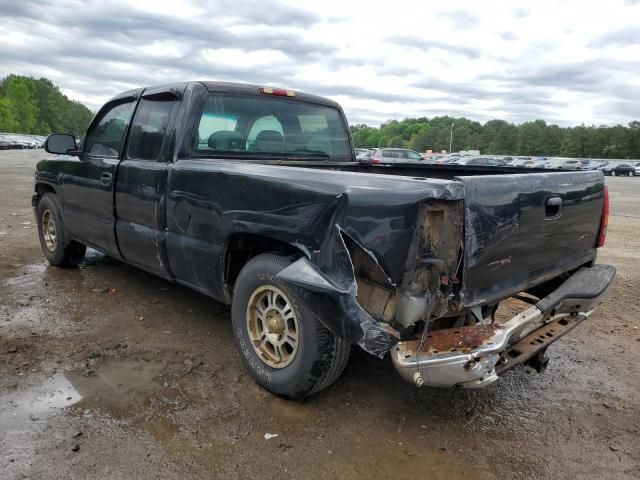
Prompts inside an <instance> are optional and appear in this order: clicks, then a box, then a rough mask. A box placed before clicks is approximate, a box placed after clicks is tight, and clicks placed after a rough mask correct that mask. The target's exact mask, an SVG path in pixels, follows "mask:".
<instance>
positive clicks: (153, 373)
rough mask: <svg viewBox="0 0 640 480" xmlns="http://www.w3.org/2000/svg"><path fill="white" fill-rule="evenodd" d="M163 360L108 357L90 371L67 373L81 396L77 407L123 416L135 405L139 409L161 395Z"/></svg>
mask: <svg viewBox="0 0 640 480" xmlns="http://www.w3.org/2000/svg"><path fill="white" fill-rule="evenodd" d="M162 370H163V364H162V363H159V362H151V361H146V360H139V359H109V360H105V361H103V362H101V363H99V364H97V365H96V366H95V370H94V371H93V372H92V373H91V374H90V375H87V376H85V375H83V373H82V372H71V373H67V378H68V379H69V380H70V381H71V383H72V384H73V386H74V388H75V389H76V390H77V391H78V392H79V393H80V395H81V396H82V401H81V402H80V403H79V404H78V405H77V407H78V408H85V409H91V410H96V411H99V412H102V413H108V414H109V415H111V416H113V417H116V418H123V417H125V416H126V415H127V413H128V412H129V411H130V410H132V409H140V408H141V407H143V406H145V405H146V404H147V403H148V402H149V400H150V399H152V398H154V397H156V396H158V395H161V394H162V392H163V391H164V390H168V389H167V387H168V386H169V385H168V384H167V387H165V386H164V383H161V382H162V378H161V372H162Z"/></svg>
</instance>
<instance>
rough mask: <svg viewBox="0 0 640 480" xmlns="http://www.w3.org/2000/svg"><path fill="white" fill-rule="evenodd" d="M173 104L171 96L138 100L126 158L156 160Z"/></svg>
mask: <svg viewBox="0 0 640 480" xmlns="http://www.w3.org/2000/svg"><path fill="white" fill-rule="evenodd" d="M174 105H175V101H174V98H173V97H172V96H171V97H166V98H163V97H162V96H159V95H158V96H155V97H150V98H144V97H143V98H142V99H141V100H140V105H138V109H137V110H136V114H135V117H134V119H133V123H132V124H131V132H130V133H129V147H128V149H127V158H130V159H135V160H152V161H153V160H158V158H159V157H160V152H161V150H162V144H163V143H164V140H165V136H166V133H167V126H168V125H169V118H170V116H171V112H172V111H173V107H174Z"/></svg>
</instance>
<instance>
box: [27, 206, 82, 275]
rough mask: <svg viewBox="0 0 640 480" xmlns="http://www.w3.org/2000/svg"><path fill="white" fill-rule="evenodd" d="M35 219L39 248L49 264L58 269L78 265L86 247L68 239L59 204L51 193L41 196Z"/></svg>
mask: <svg viewBox="0 0 640 480" xmlns="http://www.w3.org/2000/svg"><path fill="white" fill-rule="evenodd" d="M36 217H37V222H38V236H39V237H40V246H41V247H42V253H44V256H45V257H46V258H47V260H48V261H49V263H50V264H51V265H56V266H58V267H73V266H75V265H77V264H78V263H80V261H81V260H82V259H83V258H84V254H85V251H86V248H87V247H85V246H84V245H82V244H81V243H78V242H76V241H75V240H71V239H70V238H69V236H68V234H67V232H66V230H65V228H64V223H63V221H62V212H61V209H60V204H59V203H58V199H57V198H56V196H55V195H54V194H53V193H46V194H44V195H43V196H42V198H41V199H40V201H39V202H38V207H37V209H36Z"/></svg>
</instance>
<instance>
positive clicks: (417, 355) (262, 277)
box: [33, 82, 615, 399]
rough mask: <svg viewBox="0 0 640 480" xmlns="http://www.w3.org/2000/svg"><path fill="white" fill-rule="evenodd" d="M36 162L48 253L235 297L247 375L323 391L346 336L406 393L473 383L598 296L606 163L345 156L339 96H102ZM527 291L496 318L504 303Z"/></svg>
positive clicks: (528, 356) (532, 352) (289, 393)
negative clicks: (493, 163)
mask: <svg viewBox="0 0 640 480" xmlns="http://www.w3.org/2000/svg"><path fill="white" fill-rule="evenodd" d="M45 148H46V150H47V152H49V153H54V154H59V156H57V157H55V158H52V159H47V160H43V161H41V162H40V163H39V164H38V166H37V171H36V175H35V194H34V196H33V207H34V209H35V214H36V219H37V224H38V231H39V235H40V242H41V245H42V250H43V252H44V255H45V256H46V257H47V259H48V260H49V262H50V263H52V264H53V265H57V266H63V267H64V266H73V265H76V264H78V263H79V262H80V261H81V260H82V258H83V256H84V253H85V249H86V247H87V246H88V247H91V248H94V249H97V250H99V251H101V252H104V253H105V254H107V255H109V256H111V257H114V258H117V259H120V260H122V261H125V262H128V263H130V264H132V265H135V266H137V267H140V268H142V269H144V270H146V271H148V272H152V273H154V274H156V275H158V276H161V277H163V278H166V279H167V280H170V281H173V282H177V283H180V284H182V285H186V286H188V287H191V288H193V289H195V290H197V291H199V292H202V293H203V294H205V295H208V296H210V297H212V298H214V299H216V300H218V301H221V302H225V303H227V304H230V305H231V314H232V315H231V316H232V324H233V334H234V337H235V340H236V343H237V346H238V348H239V350H240V353H241V357H242V360H243V362H244V364H245V365H246V367H247V369H248V371H249V372H250V373H251V375H252V376H253V377H254V378H255V379H256V381H257V382H258V383H259V384H261V385H262V386H264V387H265V388H266V389H268V390H270V391H271V392H274V393H276V394H278V395H281V396H284V397H287V398H293V399H297V398H302V397H304V396H307V395H310V394H312V393H315V392H317V391H319V390H321V389H323V388H325V387H327V386H329V385H330V384H332V383H333V382H334V381H335V380H336V379H337V378H338V377H339V376H340V374H341V373H342V371H343V369H344V367H345V365H346V363H347V360H348V357H349V352H350V349H351V347H352V345H354V344H357V345H359V346H360V347H361V348H363V349H364V350H366V351H367V352H370V353H371V354H373V355H376V356H379V357H383V356H385V355H386V354H389V356H390V357H391V359H392V361H393V363H394V365H395V367H396V368H397V370H398V372H399V373H400V374H401V375H402V376H403V377H405V378H406V379H407V380H408V381H410V382H412V383H414V384H416V385H417V386H421V385H429V386H441V387H444V386H462V387H470V388H474V387H482V386H485V385H488V384H490V383H492V382H494V381H495V380H496V379H497V378H498V376H499V375H501V374H502V373H503V372H505V371H506V370H508V369H510V368H512V367H514V366H517V365H529V366H533V367H535V368H537V369H538V370H542V369H543V368H544V366H545V365H546V358H547V357H545V350H546V348H547V347H548V346H549V344H551V343H552V342H554V341H555V340H557V339H558V338H560V337H561V336H562V335H564V334H565V333H567V332H568V331H569V330H571V329H572V328H574V327H575V326H576V325H578V324H579V323H580V322H582V321H583V320H585V319H586V318H587V317H588V316H589V315H590V314H591V312H592V311H593V309H594V308H595V307H596V306H597V305H598V304H599V303H600V302H601V301H602V297H603V295H604V293H605V291H606V290H607V289H608V287H609V285H610V284H611V282H612V280H613V277H614V275H615V269H614V268H613V267H611V266H608V265H597V264H595V259H596V253H597V248H598V247H600V246H602V245H603V243H604V237H605V234H606V226H607V218H608V195H607V190H606V187H605V186H604V181H603V176H602V173H601V172H597V171H595V172H594V171H564V172H553V171H549V170H547V171H532V170H530V169H528V170H518V169H514V168H509V169H507V168H501V167H473V166H447V165H421V164H405V165H403V164H394V165H392V166H386V167H383V166H375V165H362V164H358V163H357V162H356V161H355V155H354V150H353V145H352V141H351V136H350V133H349V127H348V125H347V122H346V120H345V116H344V113H343V111H342V109H341V108H340V106H339V105H338V104H336V103H335V102H333V101H331V100H327V99H325V98H321V97H317V96H314V95H308V94H304V93H300V92H296V91H291V90H286V89H277V88H271V87H258V86H253V85H239V84H230V83H220V82H189V83H178V84H171V85H164V86H159V87H152V88H141V89H136V90H131V91H128V92H125V93H122V94H120V95H118V96H116V97H114V98H113V99H111V100H110V101H109V102H108V103H107V104H106V105H105V106H104V107H102V108H101V109H100V111H99V112H98V113H97V115H96V116H95V118H94V119H93V121H92V122H91V125H90V126H89V128H88V130H87V132H86V135H85V136H84V138H83V139H82V140H81V141H80V142H79V143H78V142H76V140H75V138H74V137H73V136H71V135H65V134H52V135H50V136H49V137H48V139H47V141H46V145H45ZM512 297H515V298H518V299H519V300H520V301H521V302H526V303H524V304H523V305H525V306H526V305H527V304H528V306H526V307H523V308H522V309H521V310H522V311H520V313H518V314H517V315H515V316H513V317H512V318H502V319H501V318H500V315H496V311H497V309H498V306H499V304H500V302H502V301H504V300H506V299H509V298H512Z"/></svg>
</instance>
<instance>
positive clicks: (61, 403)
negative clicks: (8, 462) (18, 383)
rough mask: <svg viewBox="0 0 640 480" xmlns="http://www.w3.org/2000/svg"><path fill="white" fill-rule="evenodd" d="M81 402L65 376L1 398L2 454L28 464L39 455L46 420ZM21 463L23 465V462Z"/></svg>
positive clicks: (60, 375) (0, 434) (0, 431)
mask: <svg viewBox="0 0 640 480" xmlns="http://www.w3.org/2000/svg"><path fill="white" fill-rule="evenodd" d="M80 400H81V396H80V394H79V393H78V392H77V390H76V389H75V388H74V387H73V385H72V384H71V383H70V382H69V381H68V380H67V378H66V377H65V376H64V374H62V373H56V374H55V375H54V376H53V377H51V378H48V379H47V380H45V381H44V382H43V383H41V384H39V385H36V386H33V387H30V388H27V389H24V390H17V391H14V392H11V393H7V394H4V395H2V396H0V451H1V452H2V455H3V457H6V458H10V459H12V461H16V460H17V462H16V465H17V464H18V463H21V464H27V463H29V462H30V461H31V460H32V459H33V458H34V455H36V454H37V452H38V445H39V444H40V443H41V440H39V436H40V435H41V432H42V431H43V429H44V427H45V425H46V420H47V419H48V418H49V417H51V416H53V415H55V414H56V413H58V412H59V411H60V409H62V408H64V407H68V406H70V405H73V404H74V403H76V402H78V401H80ZM20 460H22V462H20Z"/></svg>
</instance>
